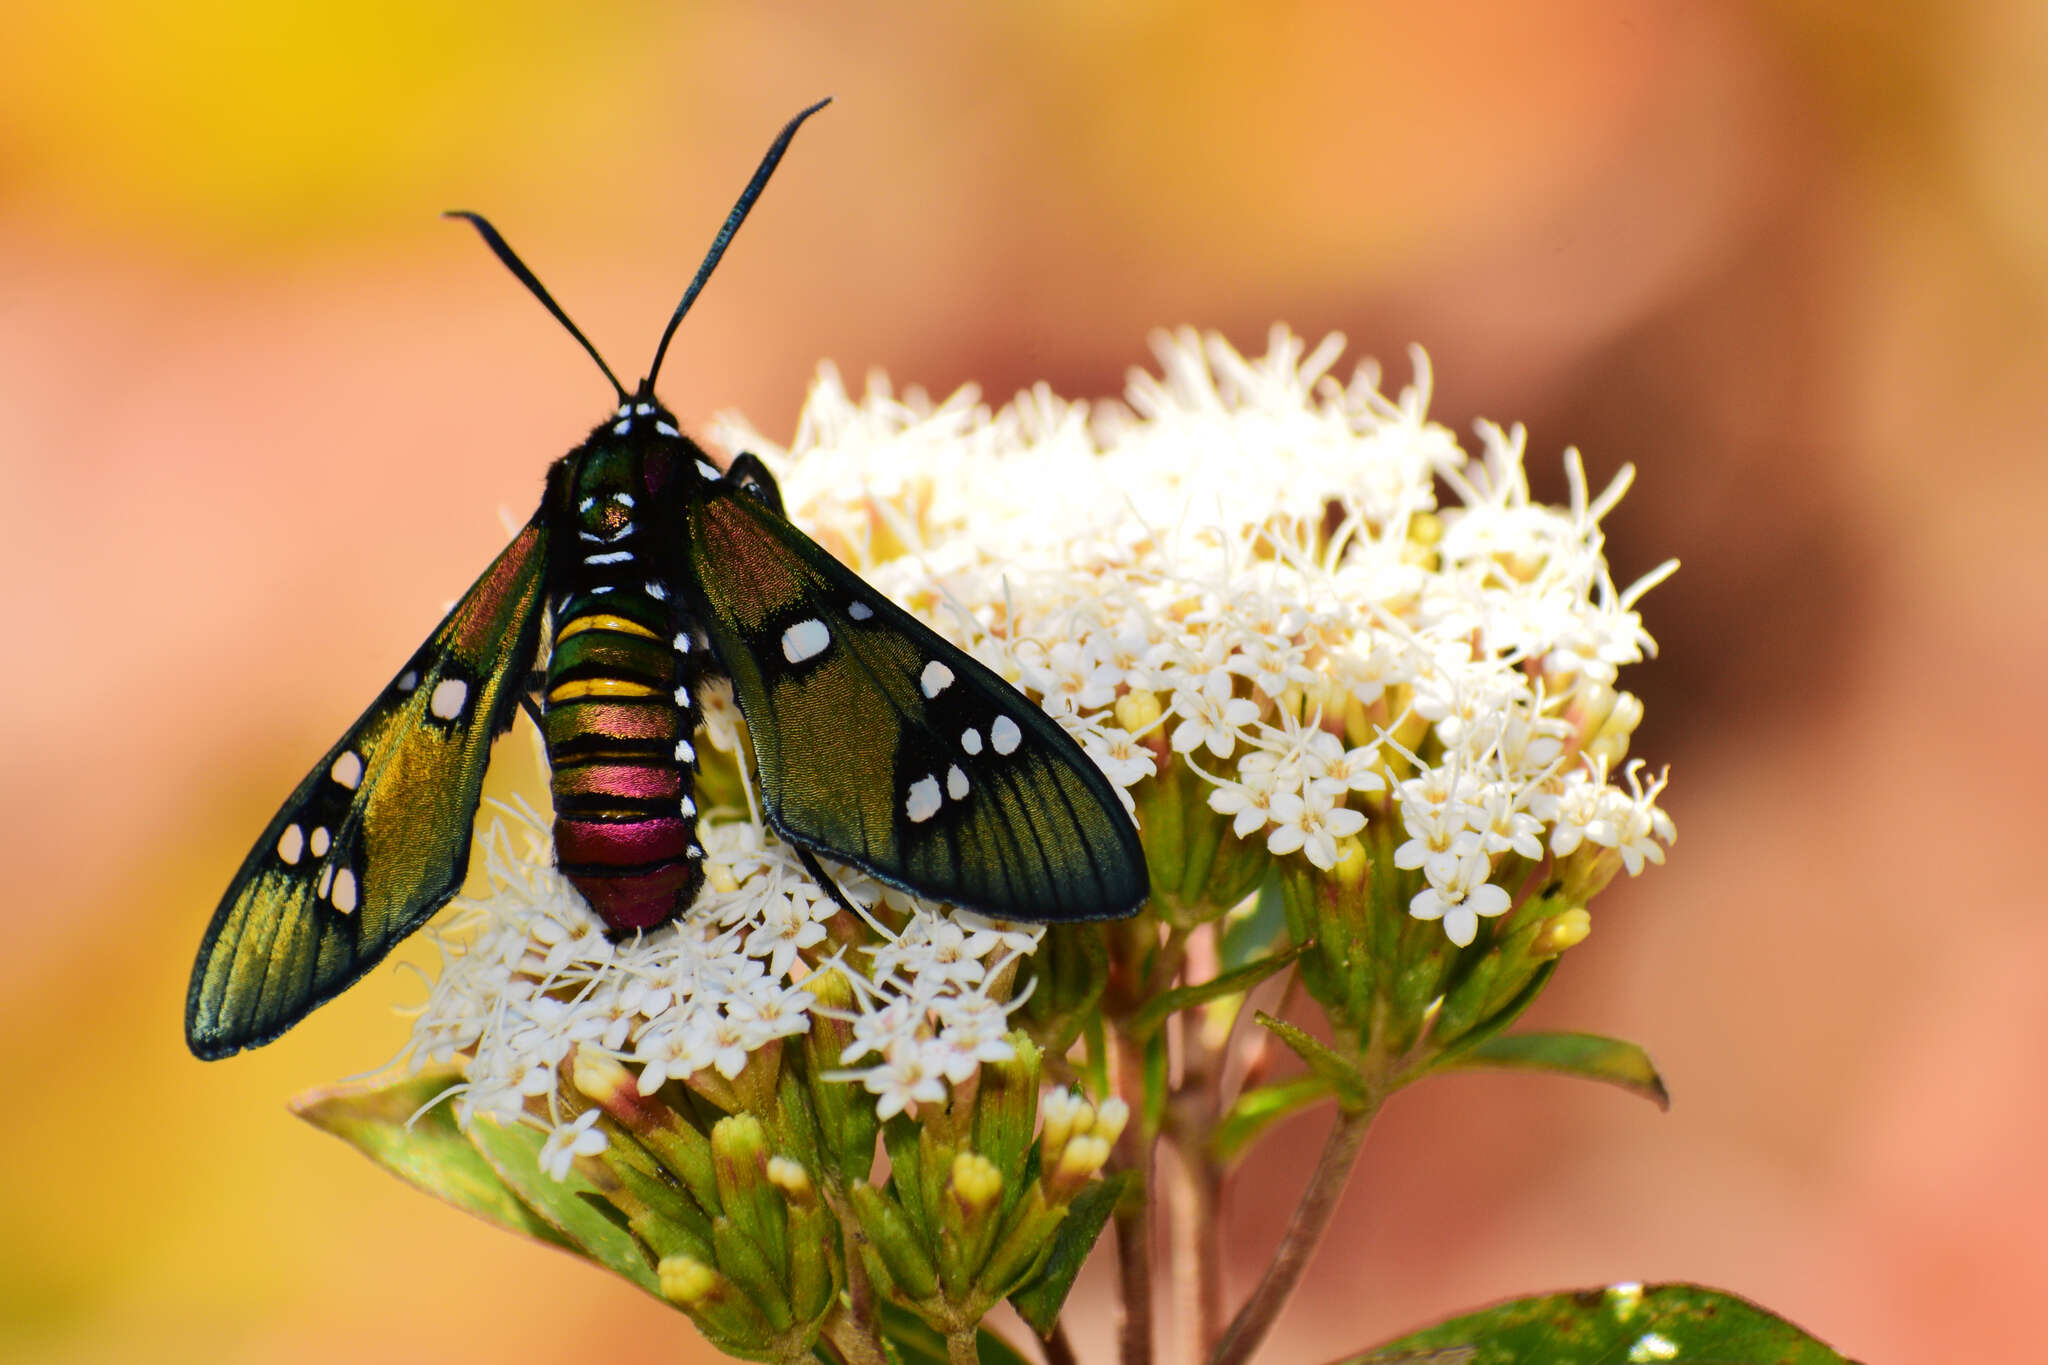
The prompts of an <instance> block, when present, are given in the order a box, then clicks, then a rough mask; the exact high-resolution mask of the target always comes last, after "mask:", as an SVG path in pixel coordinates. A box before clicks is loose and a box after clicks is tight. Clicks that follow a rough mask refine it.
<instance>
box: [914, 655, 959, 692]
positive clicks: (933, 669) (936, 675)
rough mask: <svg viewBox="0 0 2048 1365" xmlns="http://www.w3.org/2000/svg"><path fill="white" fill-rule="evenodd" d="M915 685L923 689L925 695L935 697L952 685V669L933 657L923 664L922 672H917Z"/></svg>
mask: <svg viewBox="0 0 2048 1365" xmlns="http://www.w3.org/2000/svg"><path fill="white" fill-rule="evenodd" d="M917 685H918V686H919V687H921V688H923V689H924V694H925V695H926V696H927V697H936V696H938V695H939V693H941V692H943V691H945V690H946V689H947V688H949V687H951V686H952V685H953V670H952V669H950V668H948V667H946V666H945V665H944V664H942V663H940V662H939V661H938V660H937V659H933V660H932V661H931V662H930V663H928V664H926V665H925V666H924V672H922V673H920V674H918V677H917Z"/></svg>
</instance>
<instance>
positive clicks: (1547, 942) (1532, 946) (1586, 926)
mask: <svg viewBox="0 0 2048 1365" xmlns="http://www.w3.org/2000/svg"><path fill="white" fill-rule="evenodd" d="M1592 932H1593V917H1592V916H1591V915H1590V914H1588V913H1586V910H1585V909H1584V907H1582V906H1574V907H1573V908H1572V909H1570V910H1565V911H1562V912H1560V913H1558V914H1555V915H1552V916H1551V917H1550V918H1549V919H1547V920H1545V921H1544V922H1543V924H1542V926H1541V927H1539V928H1538V929H1537V930H1536V937H1535V938H1534V939H1532V940H1531V941H1530V943H1529V955H1530V956H1531V957H1556V956H1557V955H1558V954H1559V953H1561V952H1563V951H1564V950H1565V949H1567V948H1576V947H1577V946H1578V945H1579V944H1581V943H1584V942H1585V941H1586V935H1588V934H1590V933H1592Z"/></svg>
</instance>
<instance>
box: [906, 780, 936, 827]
mask: <svg viewBox="0 0 2048 1365" xmlns="http://www.w3.org/2000/svg"><path fill="white" fill-rule="evenodd" d="M941 799H942V798H941V797H940V796H939V779H938V778H936V777H920V778H918V779H917V781H915V782H913V783H911V784H910V795H909V796H908V797H907V798H906V799H905V800H904V802H903V813H904V814H905V815H908V816H909V817H910V819H911V821H912V823H915V824H923V823H924V822H925V821H926V820H929V819H931V818H932V817H933V816H934V815H937V814H938V813H939V802H940V800H941Z"/></svg>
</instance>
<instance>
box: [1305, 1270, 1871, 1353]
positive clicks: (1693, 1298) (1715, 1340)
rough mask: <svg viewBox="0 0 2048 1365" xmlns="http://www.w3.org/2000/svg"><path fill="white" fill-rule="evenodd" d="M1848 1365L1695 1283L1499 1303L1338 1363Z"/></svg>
mask: <svg viewBox="0 0 2048 1365" xmlns="http://www.w3.org/2000/svg"><path fill="white" fill-rule="evenodd" d="M1451 1361H1455V1362H1457V1365H1623V1362H1629V1363H1630V1365H1644V1363H1645V1362H1651V1363H1654V1365H1674V1363H1675V1365H1853V1362H1849V1361H1848V1360H1847V1357H1845V1356H1841V1355H1838V1354H1836V1353H1835V1352H1834V1351H1831V1350H1829V1349H1828V1348H1827V1347H1825V1346H1823V1345H1821V1343H1820V1342H1818V1341H1816V1340H1814V1339H1813V1338H1812V1337H1810V1336H1808V1335H1807V1334H1806V1333H1804V1332H1802V1331H1800V1330H1799V1329H1798V1328H1797V1327H1794V1326H1793V1325H1792V1324H1791V1323H1789V1322H1786V1321H1785V1320H1784V1319H1783V1318H1781V1317H1778V1316H1777V1315H1775V1314H1773V1313H1768V1312H1765V1311H1764V1310H1763V1309H1761V1308H1759V1307H1757V1306H1756V1305H1755V1304H1753V1303H1749V1302H1748V1301H1746V1300H1743V1299H1739V1298H1736V1297H1735V1296H1734V1295H1733V1294H1723V1293H1720V1292H1718V1291H1716V1290H1712V1289H1702V1288H1700V1287H1698V1286H1697V1285H1689V1284H1665V1285H1652V1286H1650V1287H1648V1288H1644V1287H1643V1286H1641V1285H1616V1286H1613V1287H1611V1288H1607V1289H1587V1290H1581V1291H1579V1292H1577V1293H1565V1294H1545V1295H1541V1296H1539V1297H1536V1298H1530V1299H1516V1300H1514V1301H1513V1302H1511V1303H1501V1304H1495V1305H1494V1306H1493V1307H1491V1308H1482V1309H1480V1310H1479V1311H1478V1312H1476V1313H1467V1314H1464V1315H1463V1316H1461V1317H1455V1318H1451V1319H1449V1320H1447V1321H1444V1322H1440V1323H1438V1324H1437V1325H1436V1326H1434V1327H1425V1328H1423V1329H1422V1330H1421V1331H1419V1332H1411V1333H1409V1334H1408V1335H1407V1336H1404V1337H1402V1338H1400V1339H1399V1340H1397V1341H1389V1342H1387V1343H1385V1344H1384V1345H1381V1346H1378V1347H1374V1348H1371V1349H1369V1350H1366V1351H1363V1352H1361V1353H1359V1354H1357V1355H1351V1356H1346V1357H1344V1358H1343V1360H1342V1361H1341V1362H1340V1365H1397V1362H1398V1365H1436V1362H1451Z"/></svg>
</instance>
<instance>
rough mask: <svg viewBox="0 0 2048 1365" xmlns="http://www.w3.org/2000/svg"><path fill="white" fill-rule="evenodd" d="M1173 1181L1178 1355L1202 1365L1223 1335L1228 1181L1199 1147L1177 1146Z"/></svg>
mask: <svg viewBox="0 0 2048 1365" xmlns="http://www.w3.org/2000/svg"><path fill="white" fill-rule="evenodd" d="M1171 1145H1172V1149H1173V1158H1174V1159H1173V1170H1172V1173H1171V1175H1170V1176H1169V1177H1168V1180H1169V1181H1170V1183H1169V1184H1168V1185H1167V1190H1166V1193H1167V1201H1168V1205H1167V1206H1168V1225H1169V1226H1170V1227H1171V1228H1172V1231H1173V1257H1172V1262H1173V1264H1172V1272H1173V1316H1174V1320H1175V1321H1176V1322H1178V1323H1180V1325H1181V1330H1180V1335H1181V1338H1182V1339H1181V1342H1180V1346H1179V1351H1178V1355H1179V1357H1180V1358H1181V1359H1183V1360H1187V1361H1199V1360H1200V1359H1201V1358H1202V1357H1203V1356H1204V1355H1205V1354H1207V1353H1208V1350H1209V1347H1210V1345H1211V1344H1212V1343H1214V1342H1215V1340H1216V1338H1217V1336H1218V1335H1219V1334H1220V1333H1221V1331H1222V1330H1223V1261H1222V1249H1223V1248H1222V1245H1221V1241H1220V1238H1219V1235H1218V1234H1219V1231H1220V1228H1221V1224H1220V1223H1219V1222H1218V1221H1217V1212H1218V1207H1219V1205H1220V1203H1221V1196H1222V1185H1223V1177H1222V1172H1221V1171H1220V1170H1218V1169H1217V1168H1216V1166H1215V1164H1214V1163H1212V1162H1210V1161H1209V1160H1208V1159H1207V1156H1206V1154H1205V1153H1204V1152H1203V1151H1202V1150H1201V1148H1200V1147H1199V1146H1198V1145H1196V1144H1191V1143H1181V1142H1177V1141H1176V1142H1174V1143H1173V1144H1171Z"/></svg>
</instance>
